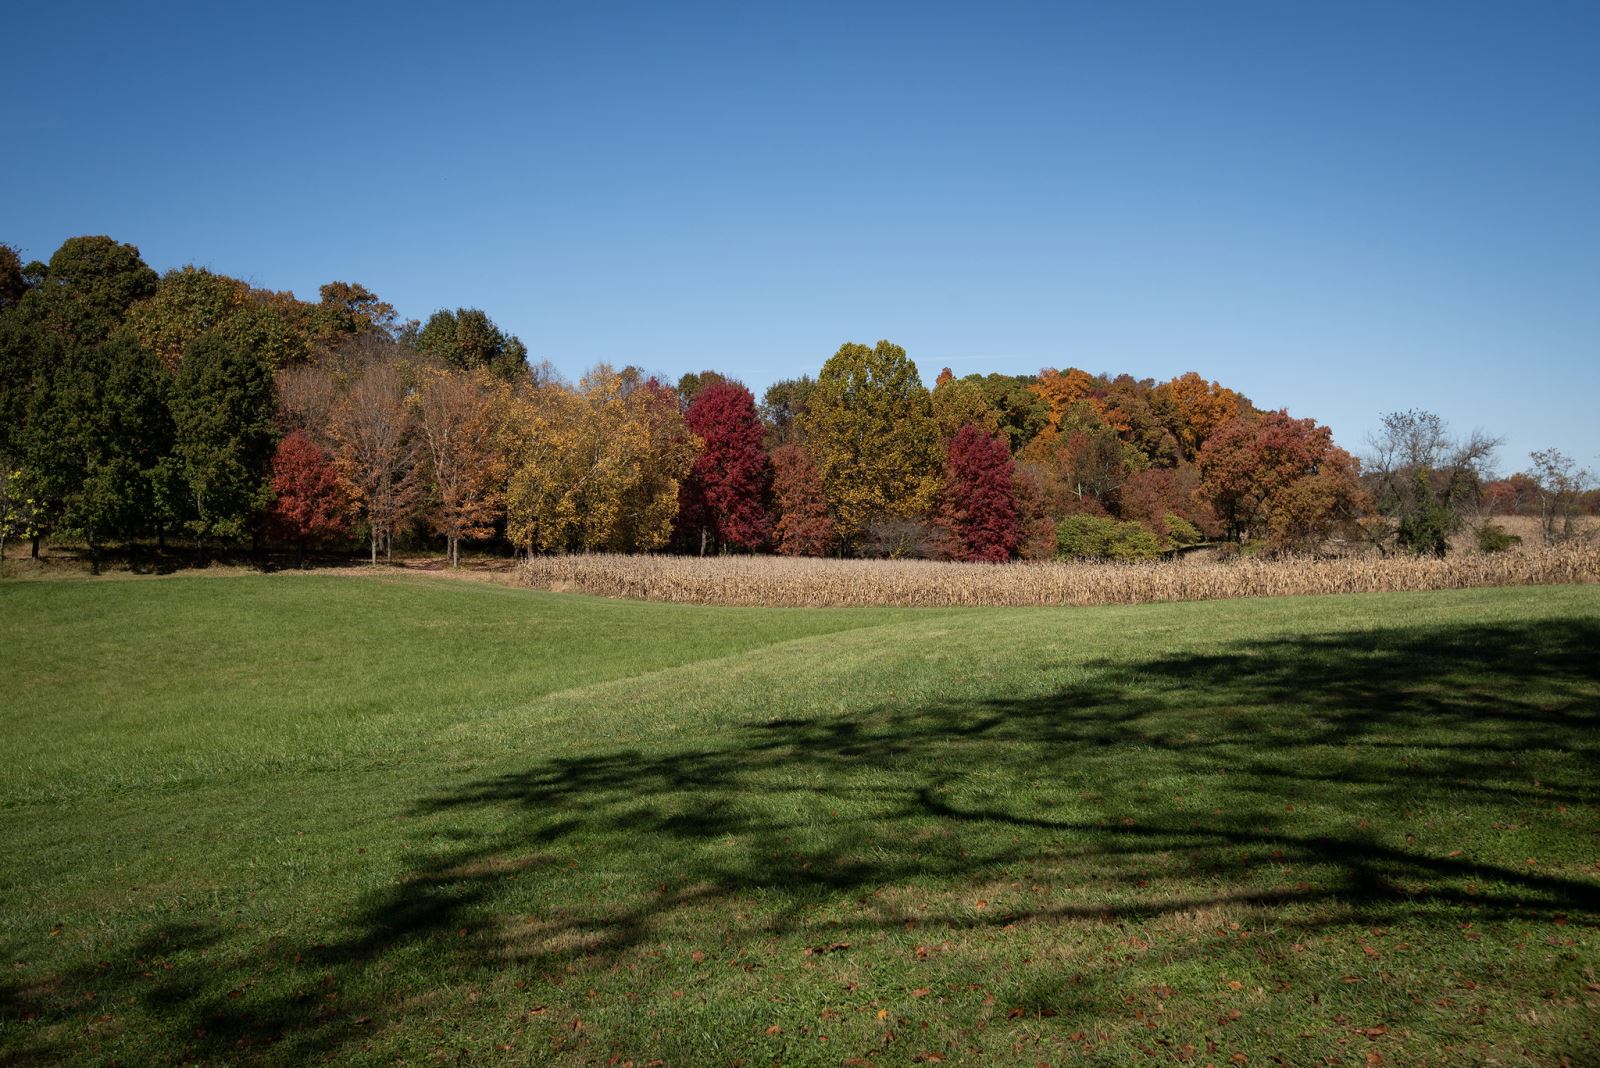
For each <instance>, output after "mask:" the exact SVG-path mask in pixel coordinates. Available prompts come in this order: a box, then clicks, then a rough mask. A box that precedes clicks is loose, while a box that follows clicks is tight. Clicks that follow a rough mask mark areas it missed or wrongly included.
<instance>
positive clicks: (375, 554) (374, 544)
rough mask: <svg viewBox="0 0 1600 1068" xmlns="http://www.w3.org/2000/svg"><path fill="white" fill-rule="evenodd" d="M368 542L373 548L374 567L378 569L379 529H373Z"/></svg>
mask: <svg viewBox="0 0 1600 1068" xmlns="http://www.w3.org/2000/svg"><path fill="white" fill-rule="evenodd" d="M367 541H368V543H369V544H370V545H371V546H372V566H373V567H377V566H378V528H377V527H373V528H372V533H371V534H370V535H369V536H368V538H367Z"/></svg>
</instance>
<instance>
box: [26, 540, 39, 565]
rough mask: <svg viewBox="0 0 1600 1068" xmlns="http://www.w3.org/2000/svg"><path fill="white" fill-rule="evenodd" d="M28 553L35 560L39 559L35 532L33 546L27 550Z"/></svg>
mask: <svg viewBox="0 0 1600 1068" xmlns="http://www.w3.org/2000/svg"><path fill="white" fill-rule="evenodd" d="M28 555H29V556H31V557H32V558H33V559H35V560H37V559H39V535H38V534H35V535H34V536H33V548H31V549H29V550H28Z"/></svg>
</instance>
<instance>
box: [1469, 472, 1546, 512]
mask: <svg viewBox="0 0 1600 1068" xmlns="http://www.w3.org/2000/svg"><path fill="white" fill-rule="evenodd" d="M1483 503H1484V508H1485V510H1486V511H1488V512H1489V513H1490V514H1491V515H1538V514H1539V483H1538V482H1536V481H1534V479H1533V477H1532V476H1531V475H1525V474H1521V473H1518V474H1515V475H1511V476H1510V477H1508V478H1497V479H1495V480H1494V481H1493V482H1489V483H1486V484H1485V485H1484V487H1483Z"/></svg>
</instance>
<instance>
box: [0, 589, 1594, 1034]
mask: <svg viewBox="0 0 1600 1068" xmlns="http://www.w3.org/2000/svg"><path fill="white" fill-rule="evenodd" d="M0 618H3V619H4V621H5V624H4V626H5V634H4V641H3V645H0V648H3V649H4V655H3V657H0V694H4V695H5V697H4V699H3V703H0V730H3V732H4V737H5V739H6V746H5V749H4V756H3V757H0V840H3V841H4V842H5V844H6V848H5V850H4V851H3V852H0V943H3V947H4V953H5V957H6V959H7V961H9V962H10V963H8V964H7V966H6V970H5V972H4V973H0V1007H3V1011H0V1061H15V1062H19V1063H24V1064H27V1063H34V1062H39V1063H44V1062H65V1061H71V1062H74V1063H104V1062H111V1061H120V1062H122V1063H151V1062H181V1061H186V1060H187V1061H199V1060H204V1061H207V1062H218V1061H223V1062H226V1061H234V1060H238V1061H255V1062H272V1063H285V1064H295V1063H303V1062H305V1061H306V1060H308V1059H315V1058H319V1057H331V1058H333V1059H337V1060H339V1061H341V1062H347V1063H374V1064H375V1063H393V1062H394V1061H395V1060H396V1059H397V1058H398V1059H400V1060H403V1061H406V1062H408V1063H436V1062H439V1061H445V1062H453V1063H526V1062H529V1061H554V1062H556V1063H574V1064H579V1063H612V1061H613V1058H615V1062H614V1063H617V1064H622V1063H626V1062H628V1061H632V1062H633V1063H634V1064H635V1065H644V1064H647V1063H650V1062H652V1061H665V1062H666V1063H671V1064H731V1063H736V1062H742V1063H745V1064H758V1063H759V1064H766V1063H772V1062H773V1061H775V1060H776V1061H781V1062H783V1063H786V1064H790V1063H816V1064H841V1063H856V1064H860V1063H867V1064H904V1063H909V1062H912V1061H913V1060H915V1059H918V1058H921V1059H922V1060H923V1061H926V1062H933V1061H937V1060H939V1059H943V1060H944V1061H945V1062H946V1063H958V1062H966V1063H975V1064H979V1063H1017V1064H1027V1065H1034V1064H1037V1063H1040V1062H1045V1063H1049V1064H1072V1063H1104V1064H1123V1063H1130V1062H1133V1061H1139V1062H1145V1061H1148V1062H1149V1063H1157V1064H1159V1063H1195V1064H1197V1065H1198V1064H1205V1063H1207V1062H1212V1063H1215V1064H1218V1065H1222V1064H1231V1063H1263V1062H1264V1063H1273V1061H1272V1058H1273V1057H1275V1056H1276V1057H1281V1058H1282V1059H1283V1061H1284V1062H1286V1063H1292V1064H1312V1063H1317V1062H1318V1061H1321V1062H1323V1063H1342V1064H1353V1065H1367V1064H1377V1063H1387V1064H1429V1063H1432V1064H1441V1065H1442V1064H1452V1065H1453V1064H1463V1063H1497V1064H1549V1065H1555V1064H1559V1063H1561V1062H1562V1058H1563V1057H1565V1058H1567V1059H1568V1060H1569V1061H1570V1062H1571V1063H1573V1064H1582V1063H1594V1062H1595V1061H1596V1059H1597V1058H1600V1035H1597V1033H1596V1026H1597V1025H1596V1023H1595V1021H1596V1020H1597V1018H1600V976H1597V975H1596V974H1595V967H1596V965H1595V963H1594V962H1595V961H1596V960H1597V959H1600V937H1597V932H1596V924H1597V922H1600V811H1597V808H1596V804H1597V801H1600V655H1597V653H1596V650H1597V649H1600V589H1597V588H1595V587H1562V588H1531V589H1511V590H1473V591H1458V592H1449V593H1429V594H1393V595H1369V596H1352V597H1344V598H1305V599H1293V598H1288V599H1281V600H1270V601H1225V602H1212V603H1204V604H1171V605H1149V606H1143V607H1129V608H1097V609H968V610H887V609H852V610H842V611H818V610H769V609H735V608H705V607H693V606H678V605H668V604H643V603H632V602H611V601H600V600H590V599H583V598H573V597H563V596H559V595H553V594H542V593H534V592H529V591H522V590H513V589H507V588H502V587H498V586H492V585H487V584H474V583H452V582H448V581H437V580H419V579H400V578H397V579H393V580H387V581H386V580H379V579H374V578H361V577H351V576H320V577H311V576H300V575H282V576H271V577H260V576H240V577H225V578H210V577H184V578H166V579H149V580H129V581H121V582H106V583H34V584H25V585H17V584H8V585H4V586H0ZM1374 1056H1375V1057H1376V1058H1378V1059H1376V1060H1375V1059H1373V1058H1374ZM1241 1057H1242V1058H1246V1060H1240V1059H1239V1058H1241Z"/></svg>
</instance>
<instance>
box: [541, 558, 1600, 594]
mask: <svg viewBox="0 0 1600 1068" xmlns="http://www.w3.org/2000/svg"><path fill="white" fill-rule="evenodd" d="M520 580H521V582H522V583H523V584H525V585H529V586H533V587H536V588H538V589H546V590H555V591H558V592H568V593H588V594H595V595H598V596H601V597H629V598H634V599H638V600H650V601H677V602H684V603H694V604H723V605H757V606H774V607H776V606H786V607H800V608H805V607H816V608H825V607H843V606H849V605H901V606H918V607H948V606H952V605H994V606H1014V605H1015V606H1020V605H1091V604H1141V603H1144V602H1147V601H1206V600H1216V599H1219V598H1225V597H1284V596H1294V595H1301V594H1319V593H1375V592H1387V591H1399V590H1454V589H1464V588H1466V587H1471V586H1530V585H1546V584H1556V583H1575V582H1600V547H1596V546H1592V545H1572V546H1568V547H1564V548H1557V549H1539V550H1535V551H1530V552H1521V553H1499V554H1495V555H1492V556H1484V555H1472V556H1456V557H1450V558H1448V559H1443V560H1439V559H1431V558H1429V559H1420V558H1416V557H1389V558H1377V557H1355V558H1342V559H1333V560H1311V559H1301V560H1256V559H1244V560H1237V561H1230V562H1226V563H1204V564H1182V565H1180V564H1174V563H1145V564H1067V563H1060V564H1056V563H1042V564H1041V563H1014V564H955V563H932V562H928V561H919V560H809V559H793V558H788V557H775V556H725V557H705V558H700V557H683V556H607V555H596V556H541V557H535V558H533V559H532V560H530V561H528V562H526V563H524V564H523V565H522V568H521V572H520Z"/></svg>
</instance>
